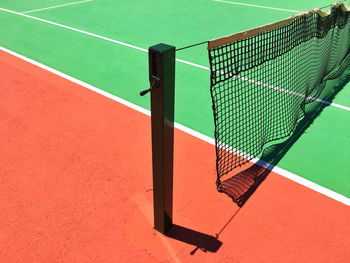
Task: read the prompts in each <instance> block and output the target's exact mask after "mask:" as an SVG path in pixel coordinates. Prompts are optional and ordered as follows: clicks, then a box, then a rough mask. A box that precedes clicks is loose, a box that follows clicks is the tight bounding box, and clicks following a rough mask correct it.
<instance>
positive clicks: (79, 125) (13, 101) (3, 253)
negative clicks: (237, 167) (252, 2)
mask: <svg viewBox="0 0 350 263" xmlns="http://www.w3.org/2000/svg"><path fill="white" fill-rule="evenodd" d="M0 72H1V73H0V83H1V89H0V120H1V122H0V135H1V136H0V145H1V146H0V160H1V162H0V200H1V203H0V211H1V214H0V262H7V263H9V262H128V263H131V262H232V263H236V262H237V263H238V262H240V263H243V262H298V263H302V262H332V263H334V262H349V259H350V225H349V220H350V209H349V207H348V206H346V205H344V204H341V203H339V202H337V201H334V200H332V199H330V198H328V197H325V196H323V195H321V194H319V193H317V192H315V191H313V190H310V189H307V188H305V187H304V186H301V185H299V184H297V183H295V182H293V181H290V180H288V179H286V178H284V177H282V176H280V175H278V174H275V173H270V174H269V175H268V177H267V178H266V180H265V181H264V182H263V183H262V184H261V185H260V187H259V188H258V189H257V191H256V192H255V193H254V194H253V195H252V197H251V198H250V199H249V200H248V202H247V203H246V204H245V205H244V206H243V208H241V209H239V208H238V207H237V205H236V204H235V203H233V202H232V201H231V199H230V198H228V197H227V196H226V195H224V194H220V193H218V192H217V191H216V186H215V180H216V175H215V149H214V146H212V145H210V144H208V143H206V142H204V141H201V140H199V139H197V138H194V137H192V136H190V135H188V134H185V133H183V132H181V131H178V130H176V131H175V173H174V199H175V200H174V223H175V224H176V225H177V226H176V227H175V230H174V231H173V233H172V237H166V236H163V235H161V234H159V233H157V232H156V231H155V230H153V229H152V220H153V215H152V190H151V188H152V173H151V168H152V167H151V141H150V136H151V135H150V130H151V128H150V118H149V117H148V116H146V115H143V114H141V113H139V112H137V111H135V110H133V109H130V108H128V107H126V106H124V105H121V104H119V103H117V102H115V101H113V100H111V99H108V98H106V97H103V96H102V95H99V94H96V93H94V92H93V91H90V90H88V89H86V88H84V87H81V86H79V85H77V84H75V83H72V82H70V81H68V80H66V79H63V78H61V77H59V76H56V75H54V74H52V73H49V72H47V71H45V70H43V69H41V68H39V67H36V66H33V65H31V64H29V63H27V62H24V61H22V60H20V59H18V58H16V57H13V56H11V55H9V54H6V53H5V52H0ZM329 172H332V171H329ZM216 234H219V235H218V237H217V238H216ZM197 246H198V247H200V248H199V249H196V247H197Z"/></svg>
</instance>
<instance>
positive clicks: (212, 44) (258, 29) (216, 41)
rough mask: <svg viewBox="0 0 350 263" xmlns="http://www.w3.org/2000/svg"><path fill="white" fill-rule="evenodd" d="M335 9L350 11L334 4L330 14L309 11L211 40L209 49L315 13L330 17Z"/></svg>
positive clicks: (338, 4)
mask: <svg viewBox="0 0 350 263" xmlns="http://www.w3.org/2000/svg"><path fill="white" fill-rule="evenodd" d="M334 7H335V8H338V7H340V8H341V9H342V11H343V12H348V11H349V8H348V7H347V6H346V5H345V3H343V2H342V3H335V4H333V5H332V6H331V7H330V8H329V11H328V12H325V11H322V10H321V9H319V8H316V9H311V10H309V11H307V12H303V13H298V14H296V15H294V16H291V17H289V18H286V19H283V20H280V21H277V22H273V23H270V24H266V25H263V26H260V27H256V28H253V29H248V30H245V31H241V32H238V33H235V34H231V35H227V36H224V37H220V38H216V39H212V40H209V41H208V46H207V49H208V50H211V49H214V48H217V47H220V46H223V45H227V44H230V43H233V42H236V41H239V40H243V39H245V38H249V37H252V36H254V35H258V34H260V33H264V32H267V31H271V30H274V29H277V28H280V27H283V26H285V25H288V24H290V23H292V22H293V21H294V20H295V19H297V18H300V17H302V16H309V15H313V14H314V13H316V14H318V15H320V16H321V17H326V16H329V15H330V14H331V10H332V8H334Z"/></svg>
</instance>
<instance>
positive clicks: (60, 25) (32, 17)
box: [0, 8, 350, 111]
mask: <svg viewBox="0 0 350 263" xmlns="http://www.w3.org/2000/svg"><path fill="white" fill-rule="evenodd" d="M0 11H4V12H8V13H12V14H16V15H20V16H24V17H27V18H31V19H34V20H37V21H41V22H44V23H48V24H51V25H54V26H58V27H62V28H65V29H69V30H72V31H75V32H78V33H81V34H85V35H88V36H92V37H96V38H99V39H102V40H106V41H109V42H112V43H115V44H119V45H122V46H126V47H130V48H133V49H137V50H139V51H142V52H148V51H147V49H144V48H140V47H137V46H134V45H131V44H128V43H124V42H121V41H118V40H114V39H111V38H108V37H104V36H101V35H97V34H94V33H90V32H87V31H84V30H80V29H76V28H73V27H70V26H65V25H62V24H59V23H55V22H52V21H49V20H45V19H41V18H38V17H35V16H30V15H26V14H23V13H19V12H15V11H12V10H8V9H4V8H0ZM176 61H178V62H180V63H184V64H187V65H190V66H193V67H197V68H201V69H205V70H208V71H210V69H209V68H208V67H205V66H202V65H198V64H195V63H192V62H189V61H186V60H182V59H178V58H177V59H176ZM247 80H248V79H247ZM249 81H250V82H253V83H256V84H258V85H263V86H265V87H273V86H271V85H269V84H265V83H262V82H259V81H255V80H249ZM273 88H274V89H278V90H281V91H283V89H282V88H278V87H273ZM288 93H291V94H293V92H292V91H288ZM317 101H318V102H320V103H324V104H327V105H330V106H334V107H338V108H340V109H343V110H347V111H350V108H349V107H346V106H343V105H339V104H334V103H331V102H328V101H323V100H319V99H318V100H317Z"/></svg>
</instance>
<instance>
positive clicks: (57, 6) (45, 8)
mask: <svg viewBox="0 0 350 263" xmlns="http://www.w3.org/2000/svg"><path fill="white" fill-rule="evenodd" d="M92 1H93V0H83V1H79V2H72V3H66V4H62V5H55V6H49V7H44V8H39V9H34V10H28V11H24V12H20V13H21V14H27V13H33V12H37V11H43V10H48V9H53V8H59V7H64V6H69V5H77V4H82V3H87V2H92Z"/></svg>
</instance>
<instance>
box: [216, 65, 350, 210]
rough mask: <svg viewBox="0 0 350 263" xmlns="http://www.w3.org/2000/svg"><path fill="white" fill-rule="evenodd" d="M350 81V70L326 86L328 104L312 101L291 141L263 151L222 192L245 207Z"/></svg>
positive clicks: (229, 181) (325, 96)
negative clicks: (253, 162)
mask: <svg viewBox="0 0 350 263" xmlns="http://www.w3.org/2000/svg"><path fill="white" fill-rule="evenodd" d="M349 81H350V68H348V69H346V70H345V72H344V73H343V74H342V76H340V77H339V78H337V79H335V80H330V81H328V82H327V85H326V87H325V88H324V90H323V91H322V93H321V95H320V96H319V98H320V99H321V100H323V101H324V103H320V102H311V103H310V104H308V105H307V110H306V114H305V116H304V118H302V119H301V120H300V121H299V123H298V124H297V126H296V128H295V130H294V132H293V133H292V135H291V136H290V137H289V138H288V139H287V140H285V141H284V142H282V143H278V144H275V145H271V146H269V147H267V148H266V149H265V150H264V151H263V153H262V155H261V157H260V160H259V161H258V162H256V163H255V164H253V165H252V166H250V167H249V168H247V169H245V170H244V171H241V172H239V173H236V174H235V175H233V176H232V177H230V178H228V179H226V180H224V181H223V182H222V183H221V185H220V186H219V188H218V190H219V191H220V192H223V193H225V194H227V195H228V196H229V197H231V199H232V200H233V201H234V202H235V203H237V205H238V206H239V207H242V206H243V205H244V204H245V203H246V202H247V201H248V199H249V198H250V197H251V196H252V194H253V193H254V192H255V190H256V189H257V188H258V187H259V185H260V184H261V183H262V182H263V181H264V180H265V178H266V177H267V176H268V175H269V173H270V172H271V170H272V169H273V168H274V167H275V166H276V165H277V164H278V163H279V161H280V160H281V159H282V158H283V156H284V155H285V154H286V153H287V152H288V150H289V149H290V148H291V147H292V145H293V144H294V143H295V142H296V141H297V140H298V139H299V138H300V136H301V135H302V134H303V133H304V132H305V131H306V130H307V129H308V128H309V127H310V126H311V125H312V123H313V122H314V121H315V119H316V118H317V117H318V116H319V115H320V114H321V112H322V111H323V110H324V109H325V108H326V107H328V106H329V104H327V103H325V102H326V101H327V102H332V101H333V99H334V98H335V96H336V95H337V94H338V92H339V91H340V90H341V89H342V88H343V87H344V86H345V85H346V84H347V83H348V82H349Z"/></svg>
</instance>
